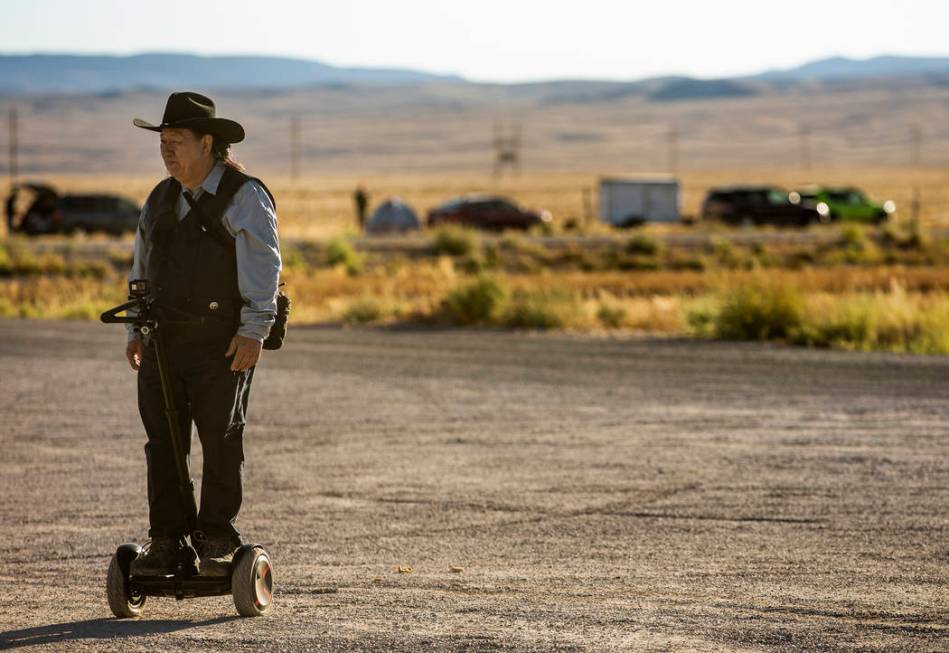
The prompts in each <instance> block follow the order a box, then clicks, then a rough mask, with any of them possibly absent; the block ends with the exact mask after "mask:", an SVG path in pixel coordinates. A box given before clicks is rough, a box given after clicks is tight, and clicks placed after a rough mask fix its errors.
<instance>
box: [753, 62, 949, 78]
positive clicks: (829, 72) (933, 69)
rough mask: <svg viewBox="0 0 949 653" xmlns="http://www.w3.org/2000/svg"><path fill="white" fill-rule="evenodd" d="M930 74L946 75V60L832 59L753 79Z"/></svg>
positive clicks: (948, 64) (773, 72)
mask: <svg viewBox="0 0 949 653" xmlns="http://www.w3.org/2000/svg"><path fill="white" fill-rule="evenodd" d="M931 73H949V57H896V56H880V57H873V58H872V59H847V58H846V57H832V58H830V59H821V60H819V61H812V62H810V63H807V64H804V65H803V66H798V67H796V68H789V69H787V70H771V71H768V72H765V73H761V74H759V75H753V76H752V77H754V78H756V79H761V80H765V81H779V80H780V81H786V80H793V81H833V80H844V79H861V78H867V77H902V76H916V75H928V74H931Z"/></svg>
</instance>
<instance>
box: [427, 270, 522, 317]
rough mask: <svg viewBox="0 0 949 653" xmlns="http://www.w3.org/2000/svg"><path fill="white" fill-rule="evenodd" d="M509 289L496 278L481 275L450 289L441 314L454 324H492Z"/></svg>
mask: <svg viewBox="0 0 949 653" xmlns="http://www.w3.org/2000/svg"><path fill="white" fill-rule="evenodd" d="M506 298H507V290H506V289H505V288H504V286H503V285H501V283H500V282H499V281H497V280H496V279H494V278H492V277H488V276H481V277H478V278H477V279H475V280H474V281H471V282H469V283H466V284H464V285H461V286H459V287H457V288H455V289H453V290H452V291H450V292H449V293H448V294H447V295H446V296H445V298H444V299H443V300H442V302H441V305H440V306H439V314H440V315H441V316H442V317H443V318H444V319H446V320H448V321H449V322H452V323H454V324H490V323H492V322H494V321H495V320H496V319H497V316H498V315H499V314H500V312H501V309H502V307H503V305H504V301H505V299H506Z"/></svg>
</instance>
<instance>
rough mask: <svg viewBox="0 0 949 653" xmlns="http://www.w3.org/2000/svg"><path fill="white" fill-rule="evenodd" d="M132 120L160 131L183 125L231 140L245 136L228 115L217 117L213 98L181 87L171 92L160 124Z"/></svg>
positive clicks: (241, 138) (134, 122)
mask: <svg viewBox="0 0 949 653" xmlns="http://www.w3.org/2000/svg"><path fill="white" fill-rule="evenodd" d="M132 124H133V125H135V126H136V127H141V128H142V129H150V130H151V131H153V132H160V131H161V130H162V129H167V128H175V127H181V128H185V129H193V130H194V131H196V132H201V133H202V134H211V135H212V136H218V137H220V138H221V139H222V140H224V141H227V142H228V143H240V142H241V141H242V140H244V128H243V127H241V126H240V124H239V123H236V122H234V121H233V120H228V119H227V118H215V117H214V101H213V100H212V99H211V98H209V97H207V96H205V95H201V94H200V93H192V92H191V91H182V92H180V93H172V94H171V95H169V96H168V102H167V104H165V115H163V116H162V117H161V124H160V125H153V124H152V123H150V122H147V121H145V120H142V119H141V118H135V119H134V120H133V121H132Z"/></svg>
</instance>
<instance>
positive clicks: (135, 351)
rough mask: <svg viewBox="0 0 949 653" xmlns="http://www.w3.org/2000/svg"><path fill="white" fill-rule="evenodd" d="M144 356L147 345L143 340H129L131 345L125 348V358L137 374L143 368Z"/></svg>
mask: <svg viewBox="0 0 949 653" xmlns="http://www.w3.org/2000/svg"><path fill="white" fill-rule="evenodd" d="M144 355H145V343H144V342H142V341H141V340H129V344H127V345H126V346H125V357H126V358H127V359H128V360H129V365H131V366H132V369H133V370H135V371H136V372H137V371H138V368H140V367H141V366H142V356H144Z"/></svg>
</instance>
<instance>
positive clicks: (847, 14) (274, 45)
mask: <svg viewBox="0 0 949 653" xmlns="http://www.w3.org/2000/svg"><path fill="white" fill-rule="evenodd" d="M0 16H2V19H3V20H2V23H0V52H4V53H13V52H18V53H22V52H83V53H117V54H130V53H136V52H143V51H176V52H181V51H184V52H197V53H221V54H268V55H281V56H293V57H302V58H307V59H319V60H322V61H324V62H326V63H332V64H336V65H359V66H385V67H407V68H416V69H421V70H426V71H433V72H451V73H457V74H461V75H463V76H465V77H468V78H470V79H474V80H496V81H522V80H535V79H550V78H609V79H635V78H640V77H647V76H652V75H663V74H688V75H694V76H698V77H715V76H726V75H736V74H742V73H749V72H758V71H760V70H763V69H768V68H781V67H791V66H795V65H798V64H800V63H804V62H806V61H809V60H813V59H817V58H822V57H827V56H835V55H844V56H850V57H869V56H873V55H876V54H881V53H891V54H912V55H946V54H949V37H947V33H949V1H947V0H861V1H855V0H797V1H796V2H788V1H786V0H785V1H782V2H773V1H768V0H715V1H714V2H708V1H702V0H692V1H688V2H686V1H684V0H653V1H651V2H633V1H630V0H627V1H625V2H623V1H621V0H614V1H609V0H580V1H574V2H562V3H556V2H552V1H550V0H548V1H539V0H477V1H472V0H462V1H455V0H443V1H439V0H348V1H347V0H338V1H336V2H318V1H313V2H290V1H287V0H228V1H227V2H213V1H210V0H161V1H159V2H147V3H145V2H136V1H134V0H82V1H67V0H29V1H26V0H22V1H21V0H0Z"/></svg>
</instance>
